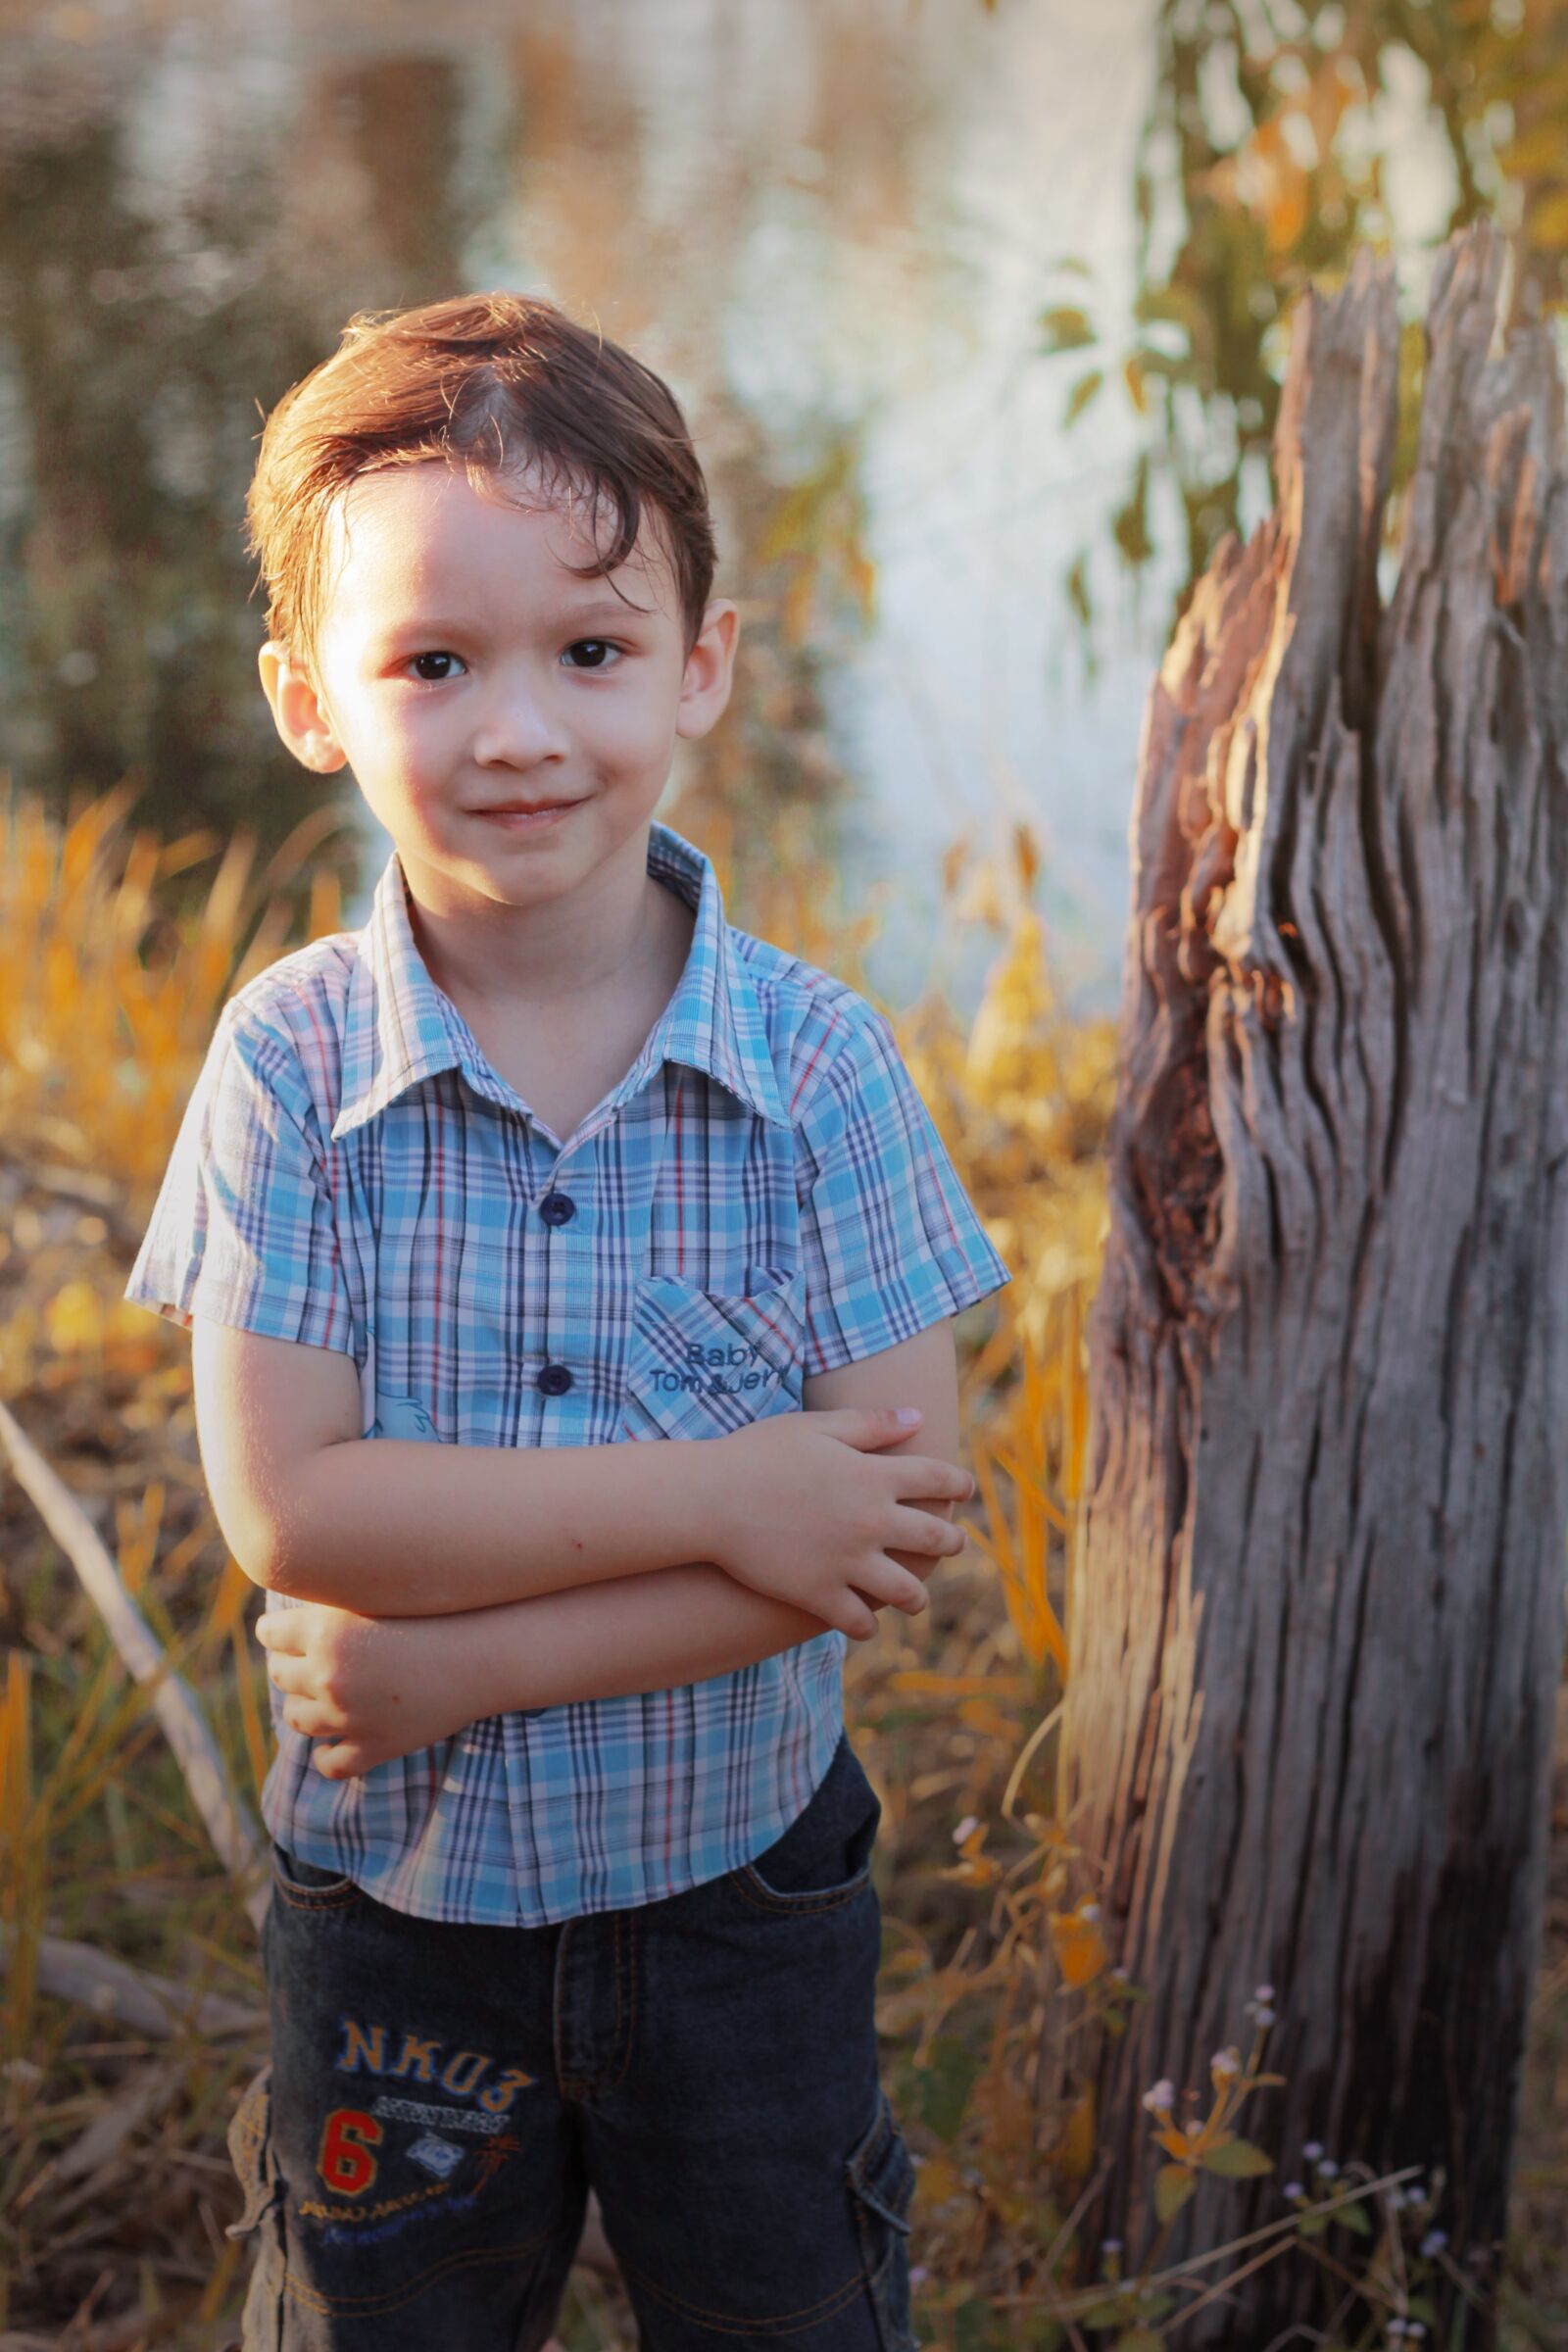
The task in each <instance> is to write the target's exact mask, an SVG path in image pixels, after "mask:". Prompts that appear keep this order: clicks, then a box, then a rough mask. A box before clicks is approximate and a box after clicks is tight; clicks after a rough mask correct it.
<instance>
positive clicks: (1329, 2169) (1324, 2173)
mask: <svg viewBox="0 0 1568 2352" xmlns="http://www.w3.org/2000/svg"><path fill="white" fill-rule="evenodd" d="M1317 2169H1318V2177H1319V2179H1320V2180H1333V2179H1334V2177H1335V2175H1336V2174H1337V2173H1338V2171H1339V2169H1340V2168H1339V2166H1338V2165H1337V2164H1336V2163H1335V2161H1334V2159H1333V2157H1332V2156H1320V2157H1319V2158H1318V2160H1317Z"/></svg>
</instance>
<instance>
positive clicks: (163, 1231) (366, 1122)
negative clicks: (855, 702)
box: [124, 823, 1011, 1926]
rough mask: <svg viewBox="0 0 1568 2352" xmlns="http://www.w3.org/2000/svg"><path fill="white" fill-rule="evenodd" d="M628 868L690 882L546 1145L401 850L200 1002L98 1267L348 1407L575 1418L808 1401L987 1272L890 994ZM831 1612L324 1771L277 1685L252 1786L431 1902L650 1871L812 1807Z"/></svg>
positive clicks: (684, 1417)
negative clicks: (136, 1230) (648, 1022)
mask: <svg viewBox="0 0 1568 2352" xmlns="http://www.w3.org/2000/svg"><path fill="white" fill-rule="evenodd" d="M648 870H649V872H650V873H651V874H653V875H654V876H655V877H656V878H657V879H658V880H659V881H661V882H662V883H663V884H664V885H665V886H666V887H667V888H669V889H671V890H674V891H676V892H677V893H678V894H679V895H680V897H682V898H683V899H685V900H686V901H687V903H688V904H689V905H690V906H692V907H695V909H696V928H695V930H694V933H693V937H692V944H691V950H690V953H689V955H688V957H687V961H686V965H685V969H684V971H683V973H682V976H681V980H680V983H679V986H678V987H677V989H676V991H675V993H674V995H673V997H672V998H671V999H670V1001H669V1003H668V1005H666V1006H665V1008H664V1010H663V1012H662V1014H661V1016H660V1018H659V1020H658V1021H657V1022H656V1024H655V1026H654V1028H653V1030H652V1032H651V1033H650V1035H649V1037H648V1039H647V1042H646V1043H645V1045H644V1047H643V1050H642V1052H641V1053H640V1054H638V1056H637V1059H636V1061H635V1062H634V1063H633V1065H632V1067H631V1068H630V1069H629V1070H628V1071H627V1073H626V1075H625V1077H624V1078H623V1079H622V1080H621V1082H620V1084H619V1085H618V1086H616V1087H615V1088H613V1091H612V1092H611V1093H610V1094H609V1095H607V1096H606V1098H605V1100H604V1101H603V1102H602V1103H600V1104H599V1106H598V1107H597V1109H595V1110H594V1111H592V1112H591V1113H590V1114H589V1115H588V1117H587V1118H585V1119H584V1120H583V1121H582V1123H581V1125H580V1126H579V1127H578V1129H577V1131H576V1133H575V1134H574V1135H573V1136H572V1137H570V1138H569V1139H568V1140H567V1142H566V1143H565V1145H564V1146H563V1145H562V1144H561V1143H559V1142H558V1141H557V1140H556V1139H555V1138H554V1136H553V1135H552V1134H551V1132H550V1130H549V1129H548V1128H546V1127H545V1126H544V1125H543V1124H542V1123H541V1121H540V1120H538V1119H537V1118H535V1117H534V1116H533V1115H532V1113H531V1112H530V1111H529V1109H528V1107H527V1105H526V1104H525V1103H523V1102H522V1101H521V1100H520V1099H519V1097H518V1096H517V1095H516V1094H515V1092H514V1091H513V1089H512V1088H511V1087H510V1086H509V1085H508V1084H507V1083H506V1082H505V1080H503V1079H502V1078H500V1077H498V1076H497V1074H496V1072H495V1071H494V1070H493V1069H492V1068H491V1067H490V1065H489V1063H488V1062H487V1061H486V1060H485V1057H484V1055H483V1054H482V1053H481V1052H480V1050H479V1047H478V1044H477V1043H476V1041H475V1039H474V1036H473V1033H472V1031H471V1030H470V1029H469V1027H468V1025H467V1023H466V1021H465V1019H464V1018H463V1016H462V1014H461V1013H460V1012H459V1010H458V1008H457V1006H456V1005H454V1004H453V1003H452V1001H451V999H450V998H448V997H447V996H446V995H445V994H444V993H443V992H442V991H441V990H440V989H438V988H437V987H436V985H435V983H434V981H433V980H432V979H431V977H430V974H429V972H428V970H427V969H426V967H425V964H424V962H423V959H422V958H421V956H420V955H419V952H418V949H417V946H416V944H415V939H414V934H413V931H412V929H411V926H410V922H409V912H408V907H407V904H406V900H405V885H404V878H403V871H402V866H401V863H400V861H399V859H398V857H397V855H396V853H395V852H394V853H393V855H392V857H391V858H389V859H388V862H387V865H386V868H385V870H384V872H383V873H382V875H381V878H380V881H379V883H378V885H377V887H376V892H375V898H374V903H373V906H372V908H371V912H370V916H369V919H368V922H367V923H366V925H365V928H364V929H363V930H361V931H357V932H337V933H335V934H334V935H333V936H332V937H330V938H328V939H321V940H317V941H315V942H313V944H312V945H311V946H309V947H307V948H302V949H299V950H298V951H296V952H295V953H294V954H292V955H288V956H283V957H281V958H280V959H279V960H278V961H277V962H275V963H273V964H271V965H270V967H269V968H268V969H267V970H266V971H264V972H262V973H260V974H258V976H257V977H256V978H255V979H253V980H251V981H250V982H248V983H247V984H246V986H245V987H243V988H242V989H241V990H239V992H238V993H237V995H235V996H234V997H233V998H231V999H230V1001H229V1002H228V1004H226V1005H224V1007H223V1009H222V1011H221V1015H220V1017H219V1022H218V1027H217V1030H216V1033H215V1035H214V1038H213V1041H212V1045H211V1047H210V1049H209V1051H208V1054H207V1058H206V1061H205V1063H204V1065H203V1068H202V1071H201V1075H200V1077H199V1079H198V1081H197V1084H196V1088H195V1091H194V1093H193V1094H192V1096H191V1099H190V1102H189V1103H188V1104H187V1106H186V1109H185V1113H184V1117H183V1120H182V1123H181V1126H180V1130H179V1136H178V1140H177V1142H176V1143H175V1146H174V1151H173V1155H172V1159H171V1161H170V1164H169V1168H168V1171H167V1173H166V1175H165V1178H164V1182H163V1187H162V1190H161V1191H160V1194H159V1197H158V1201H157V1204H156V1206H155V1208H154V1211H153V1217H152V1222H151V1224H150V1226H149V1228H148V1230H147V1234H146V1236H145V1238H144V1240H143V1242H142V1245H141V1249H140V1250H139V1252H138V1254H137V1258H136V1262H135V1265H134V1266H133V1268H132V1270H131V1275H130V1279H129V1281H128V1282H127V1284H126V1286H125V1293H124V1295H125V1297H126V1298H127V1299H132V1300H134V1301H136V1302H137V1303H139V1304H141V1305H144V1306H147V1307H151V1308H153V1309H154V1310H155V1311H156V1312H158V1313H159V1314H162V1315H165V1316H168V1317H169V1318H170V1319H171V1320H172V1321H173V1322H176V1323H178V1324H180V1325H181V1326H182V1327H183V1328H185V1329H189V1327H190V1324H191V1322H192V1319H193V1317H195V1316H197V1315H210V1316H212V1317H213V1318H214V1319H215V1320H216V1321H217V1322H220V1323H224V1324H228V1325H231V1326H235V1327H237V1328H238V1329H240V1330H243V1331H254V1332H259V1333H263V1334H265V1335H267V1336H269V1337H270V1338H272V1339H279V1340H292V1341H295V1342H298V1343H300V1344H301V1345H303V1346H306V1347H314V1348H339V1349H341V1351H342V1352H343V1353H344V1354H346V1355H352V1356H353V1357H354V1359H355V1362H356V1365H357V1366H358V1369H359V1373H360V1382H361V1394H362V1409H363V1430H364V1434H365V1435H366V1436H367V1437H377V1436H383V1437H397V1438H423V1439H427V1440H429V1441H431V1442H432V1443H436V1444H442V1445H448V1446H603V1445H608V1444H613V1443H614V1442H616V1441H619V1440H635V1439H647V1438H708V1437H716V1436H719V1435H721V1434H722V1433H724V1432H725V1431H728V1430H733V1429H736V1428H738V1427H740V1426H741V1425H742V1424H743V1423H745V1422H747V1421H750V1420H754V1419H759V1418H760V1417H762V1416H763V1415H766V1414H771V1413H783V1412H796V1411H799V1410H800V1409H801V1408H802V1402H803V1397H802V1384H803V1381H804V1380H805V1378H806V1377H807V1375H809V1374H814V1373H817V1372H825V1371H829V1370H831V1369H833V1368H834V1367H836V1366H838V1365H840V1364H847V1363H851V1362H854V1361H856V1360H857V1359H858V1358H859V1357H861V1356H866V1355H875V1354H877V1353H878V1352H879V1351H880V1350H881V1349H883V1348H891V1347H893V1346H894V1345H895V1343H896V1342H898V1341H900V1340H906V1339H908V1338H909V1337H910V1336H911V1335H912V1334H913V1333H915V1332H917V1331H921V1330H923V1329H924V1328H925V1327H926V1326H927V1325H928V1324H931V1323H935V1322H937V1321H939V1320H940V1319H941V1318H942V1317H944V1316H948V1315H954V1314H956V1313H958V1312H959V1311H960V1310H961V1309H962V1308H964V1307H966V1306H969V1305H972V1304H973V1303H974V1301H975V1300H976V1299H983V1298H985V1297H986V1296H987V1295H988V1294H989V1293H991V1292H992V1291H995V1290H997V1289H999V1288H1000V1287H1001V1286H1002V1285H1003V1284H1004V1283H1005V1282H1007V1281H1009V1280H1010V1279H1011V1277H1010V1275H1009V1273H1008V1270H1007V1267H1006V1266H1005V1263H1004V1262H1003V1260H1002V1258H1001V1257H1000V1255H999V1254H998V1252H997V1250H995V1249H994V1248H993V1246H992V1244H991V1242H990V1241H989V1240H988V1238H987V1236H986V1232H985V1229H984V1227H983V1226H982V1225H981V1223H980V1221H979V1218H978V1217H977V1216H976V1214H975V1211H974V1209H973V1207H972V1206H971V1204H970V1202H969V1201H968V1199H967V1197H966V1195H965V1194H964V1191H963V1188H962V1186H961V1185H960V1183H959V1181H958V1178H957V1175H956V1171H955V1169H954V1166H953V1162H952V1160H951V1159H950V1157H949V1156H948V1153H947V1152H946V1151H945V1149H944V1148H943V1145H942V1143H941V1140H940V1138H939V1137H938V1135H937V1132H936V1129H935V1127H934V1126H933V1124H932V1121H931V1117H930V1114H929V1112H928V1111H927V1110H926V1107H925V1105H924V1103H922V1102H921V1100H920V1097H919V1096H918V1094H917V1093H916V1092H915V1089H914V1086H913V1084H912V1082H911V1080H910V1078H909V1075H908V1072H907V1069H906V1068H905V1065H904V1062H903V1060H902V1058H901V1056H900V1054H899V1052H898V1049H897V1047H896V1045H895V1043H894V1040H893V1036H892V1033H891V1031H890V1029H889V1027H888V1025H887V1023H886V1021H885V1020H884V1019H883V1018H882V1017H881V1015H880V1014H879V1013H877V1012H876V1011H874V1010H873V1009H872V1007H871V1006H870V1005H868V1004H867V1003H866V1001H865V999H864V998H863V997H861V996H859V995H858V994H857V993H856V991H855V990H854V989H852V988H850V987H848V986H847V985H846V984H845V983H844V982H843V981H840V980H836V979H833V978H832V977H831V976H830V975H828V974H827V973H824V972H820V971H818V970H816V969H815V968H814V967H813V966H812V965H810V964H808V963H803V962H801V961H800V960H799V959H798V958H797V957H795V956H789V955H786V954H785V953H784V952H783V951H782V950H781V949H779V948H776V947H772V946H769V945H768V943H767V942H766V941H765V940H760V939H755V938H753V937H752V936H751V935H750V934H749V933H747V932H744V931H740V930H737V929H736V928H735V926H734V925H733V924H731V923H729V922H728V921H726V919H725V915H724V907H723V901H722V898H721V896H720V893H719V888H718V883H717V880H716V878H715V876H714V873H713V869H712V866H711V863H710V862H709V860H708V858H706V857H704V855H703V853H702V852H701V851H700V850H698V849H696V848H694V847H693V845H692V844H691V843H690V842H688V841H685V840H683V839H682V838H681V836H680V835H679V834H677V833H675V832H673V831H672V830H671V829H670V828H669V827H668V826H667V825H662V824H659V823H654V824H652V825H651V827H650V832H649V846H648ZM439 1573H440V1569H439V1565H438V1563H435V1562H432V1574H436V1575H439ZM269 1605H270V1606H271V1607H273V1608H276V1607H279V1606H282V1605H288V1604H286V1603H285V1602H284V1601H283V1599H282V1597H281V1596H279V1595H274V1596H273V1597H272V1598H271V1600H270V1604H269ZM846 1647H847V1638H846V1637H845V1636H844V1635H843V1634H841V1633H838V1632H836V1631H834V1630H831V1629H828V1630H825V1631H824V1632H823V1633H821V1634H819V1635H817V1636H816V1637H815V1638H814V1639H812V1640H810V1641H809V1642H801V1643H799V1644H798V1645H797V1646H796V1647H795V1648H793V1649H788V1650H785V1651H782V1652H781V1653H780V1654H779V1655H778V1656H776V1657H771V1658H764V1659H763V1660H762V1661H761V1662H760V1664H759V1665H755V1666H746V1667H743V1668H741V1669H739V1670H738V1671H737V1672H735V1673H733V1674H721V1675H715V1676H713V1677H711V1679H710V1680H708V1681H706V1682H700V1683H690V1684H685V1685H683V1686H682V1687H681V1688H680V1689H678V1690H674V1691H646V1692H643V1693H641V1694H639V1695H637V1696H633V1697H625V1698H597V1699H586V1700H582V1701H576V1702H572V1703H570V1704H567V1705H564V1706H556V1707H545V1708H538V1709H533V1710H530V1711H527V1712H514V1713H509V1714H504V1715H493V1716H489V1717H487V1718H485V1719H484V1720H483V1721H482V1722H478V1723H473V1724H469V1725H468V1726H467V1727H466V1729H465V1730H463V1731H462V1732H459V1733H458V1734H456V1735H455V1736H454V1737H453V1738H452V1739H450V1740H442V1741H441V1742H440V1743H439V1744H438V1745H437V1746H435V1747H431V1748H425V1749H421V1750H420V1751H419V1752H418V1753H417V1754H415V1755H409V1756H401V1757H398V1758H396V1759H394V1760H393V1761H392V1762H390V1763H386V1764H379V1765H377V1766H375V1767H374V1769H373V1770H371V1771H369V1772H367V1773H365V1774H363V1775H361V1776H360V1777H358V1778H356V1779H353V1780H348V1781H327V1780H324V1779H323V1778H322V1776H321V1775H320V1774H319V1773H318V1772H314V1771H313V1770H312V1769H311V1752H312V1749H311V1740H309V1738H308V1737H306V1736H305V1735H304V1734H302V1733H298V1732H295V1731H293V1730H291V1729H290V1727H289V1726H288V1725H287V1724H286V1723H285V1722H284V1720H283V1717H282V1712H281V1708H282V1693H281V1692H279V1691H276V1690H275V1689H273V1690H272V1691H271V1705H272V1723H273V1729H274V1732H275V1734H276V1737H277V1743H278V1744H277V1754H276V1756H275V1758H274V1759H273V1762H272V1765H271V1768H270V1771H269V1773H268V1776H267V1783H266V1787H265V1789H264V1791H263V1799H262V1810H263V1815H264V1817H265V1820H266V1823H267V1827H268V1829H269V1830H270V1833H271V1835H272V1837H273V1838H275V1839H277V1841H278V1842H279V1843H280V1844H282V1845H285V1846H287V1847H288V1848H289V1850H290V1851H291V1852H294V1853H296V1854H299V1855H302V1856H303V1857H304V1858H305V1859H306V1860H307V1861H311V1862H315V1863H319V1864H320V1865H321V1866H322V1867H323V1868H327V1869H336V1870H340V1871H343V1872H346V1873H348V1874H349V1875H351V1876H352V1877H353V1878H355V1879H356V1880H358V1881H359V1883H360V1885H361V1886H362V1887H365V1888H366V1889H367V1890H368V1892H369V1893H370V1894H372V1895H373V1896H375V1898H376V1899H377V1900H378V1901H381V1902H384V1903H389V1904H391V1905H392V1906H393V1907H394V1908H396V1909H399V1910H404V1911H411V1912H417V1913H418V1914H420V1915H422V1916H423V1917H425V1918H429V1919H440V1920H466V1921H478V1922H484V1923H487V1924H490V1925H505V1926H538V1925H541V1924H543V1923H545V1922H547V1921H551V1920H560V1919H567V1918H571V1917H573V1916H574V1915H576V1914H578V1913H582V1912H591V1911H602V1910H609V1909H618V1908H621V1907H624V1906H626V1905H630V1904H636V1903H646V1902H653V1901H657V1900H658V1899H659V1898H660V1897H661V1896H663V1895H668V1894H676V1893H679V1892H681V1891H682V1890H683V1889H684V1888H686V1887H693V1886H698V1885H701V1884H702V1883H703V1882H704V1881H706V1880H709V1879H712V1878H716V1877H718V1876H719V1875H720V1874H721V1873H723V1872H725V1871H728V1870H732V1869H734V1868H736V1867H737V1866H738V1865H739V1864H740V1863H742V1862H745V1861H749V1860H750V1859H751V1858H752V1857H753V1856H754V1855H756V1854H759V1853H760V1852H761V1851H762V1850H763V1849H764V1848H765V1847H766V1846H768V1845H770V1844H772V1842H773V1841H774V1839H775V1838H778V1837H779V1836H781V1835H782V1833H783V1831H784V1830H785V1829H786V1828H787V1827H788V1826H789V1824H790V1823H791V1822H792V1821H793V1820H794V1819H795V1817H796V1815H797V1814H799V1813H800V1812H801V1811H802V1810H803V1808H804V1807H805V1805H806V1803H807V1801H808V1799H809V1796H810V1795H811V1793H812V1791H813V1790H814V1789H815V1788H816V1786H817V1784H818V1782H819V1781H820V1780H821V1778H822V1775H823V1774H824V1773H825V1771H826V1770H827V1766H828V1763H829V1760H830V1758H831V1756H832V1753H833V1750H834V1747H835V1746H836V1744H837V1741H838V1739H839V1735H840V1732H841V1730H842V1727H843V1680H842V1676H843V1659H844V1652H845V1649H846Z"/></svg>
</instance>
